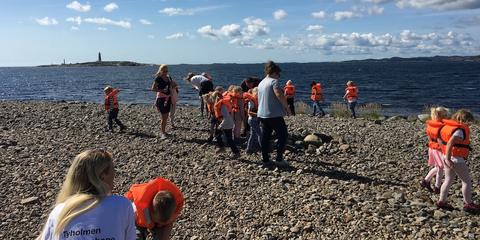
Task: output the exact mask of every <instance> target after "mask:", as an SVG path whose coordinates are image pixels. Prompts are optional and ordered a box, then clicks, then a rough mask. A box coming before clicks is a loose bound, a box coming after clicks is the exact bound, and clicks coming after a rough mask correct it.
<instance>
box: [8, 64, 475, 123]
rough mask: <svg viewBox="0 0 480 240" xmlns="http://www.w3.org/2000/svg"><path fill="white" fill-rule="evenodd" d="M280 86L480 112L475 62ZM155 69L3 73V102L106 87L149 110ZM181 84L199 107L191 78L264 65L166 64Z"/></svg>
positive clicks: (229, 76) (403, 109)
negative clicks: (354, 90)
mask: <svg viewBox="0 0 480 240" xmlns="http://www.w3.org/2000/svg"><path fill="white" fill-rule="evenodd" d="M280 67H281V68H282V74H281V81H282V82H283V83H285V82H286V80H288V79H291V80H293V82H294V84H295V85H296V87H297V98H296V99H297V100H304V101H308V98H309V94H310V87H309V85H310V83H311V82H312V81H320V82H321V83H322V87H323V90H324V94H325V97H326V99H325V100H326V105H330V103H331V102H334V101H342V97H343V94H344V89H345V83H346V82H347V81H348V80H353V81H355V82H356V83H357V84H358V86H359V89H360V93H359V94H360V103H380V104H382V105H383V112H384V113H386V114H415V113H419V112H422V111H423V109H424V108H425V106H427V105H444V106H446V107H450V108H467V109H470V110H472V111H473V112H475V113H477V114H478V113H480V94H479V90H480V87H479V84H480V63H474V62H458V63H455V62H407V63H392V62H390V63H374V62H342V63H284V64H280ZM156 70H157V67H153V66H145V67H82V68H77V67H71V68H60V67H57V68H37V67H21V68H0V99H1V100H48V101H60V100H66V101H87V102H102V99H103V88H104V87H105V86H106V85H112V86H114V87H117V88H120V89H121V94H120V95H119V99H120V101H121V103H126V102H128V103H152V102H153V100H154V98H155V94H154V93H153V92H151V91H150V90H149V89H150V85H151V83H152V80H153V74H154V73H155V72H156ZM169 70H170V74H171V75H172V77H173V78H174V79H175V80H176V81H177V82H178V83H179V84H180V88H181V89H180V103H181V104H188V105H196V104H198V103H197V93H196V92H195V91H194V90H193V89H192V88H191V87H190V86H189V85H188V84H187V83H186V82H185V81H183V80H182V79H183V77H184V76H185V75H186V74H187V73H188V72H209V73H211V75H212V76H213V78H214V83H215V84H216V85H221V86H224V87H228V85H231V84H236V85H240V83H241V82H242V80H243V79H244V78H245V77H247V76H258V77H261V78H262V77H263V65H262V64H208V65H171V66H169Z"/></svg>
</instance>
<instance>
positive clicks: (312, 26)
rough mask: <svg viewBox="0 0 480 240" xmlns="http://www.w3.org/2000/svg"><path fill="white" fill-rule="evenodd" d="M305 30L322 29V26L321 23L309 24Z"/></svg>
mask: <svg viewBox="0 0 480 240" xmlns="http://www.w3.org/2000/svg"><path fill="white" fill-rule="evenodd" d="M306 30H307V31H322V30H323V26H322V25H309V26H308V27H307V28H306Z"/></svg>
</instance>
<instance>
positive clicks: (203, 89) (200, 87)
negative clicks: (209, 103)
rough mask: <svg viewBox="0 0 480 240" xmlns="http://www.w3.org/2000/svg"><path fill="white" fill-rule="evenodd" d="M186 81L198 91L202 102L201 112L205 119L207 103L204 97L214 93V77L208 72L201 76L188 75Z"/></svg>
mask: <svg viewBox="0 0 480 240" xmlns="http://www.w3.org/2000/svg"><path fill="white" fill-rule="evenodd" d="M185 80H187V81H188V82H189V83H190V84H192V86H193V88H194V89H195V90H197V91H198V98H199V100H200V112H201V114H202V117H203V113H204V109H206V106H205V102H204V101H203V97H202V95H203V94H207V93H209V92H213V90H214V86H213V82H212V76H211V75H210V74H208V73H206V72H204V73H202V74H200V75H196V74H194V73H188V75H187V77H185Z"/></svg>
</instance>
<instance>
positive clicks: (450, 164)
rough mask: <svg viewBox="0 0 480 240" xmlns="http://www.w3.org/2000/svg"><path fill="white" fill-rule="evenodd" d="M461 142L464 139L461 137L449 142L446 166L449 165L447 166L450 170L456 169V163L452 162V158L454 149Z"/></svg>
mask: <svg viewBox="0 0 480 240" xmlns="http://www.w3.org/2000/svg"><path fill="white" fill-rule="evenodd" d="M461 141H462V139H461V138H459V137H451V138H450V140H448V143H447V151H446V152H445V164H447V166H448V167H449V168H454V167H455V163H454V162H452V160H451V158H452V148H453V146H454V145H455V144H457V143H460V142H461Z"/></svg>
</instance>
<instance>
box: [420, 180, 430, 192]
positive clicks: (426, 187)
mask: <svg viewBox="0 0 480 240" xmlns="http://www.w3.org/2000/svg"><path fill="white" fill-rule="evenodd" d="M420 186H421V187H422V188H425V189H427V191H429V192H433V189H432V187H431V186H430V182H427V181H425V179H423V180H422V182H420Z"/></svg>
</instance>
